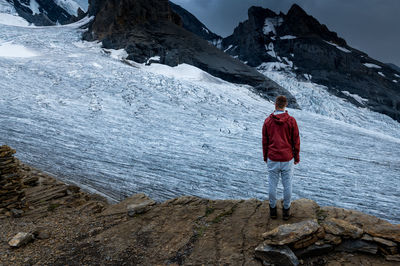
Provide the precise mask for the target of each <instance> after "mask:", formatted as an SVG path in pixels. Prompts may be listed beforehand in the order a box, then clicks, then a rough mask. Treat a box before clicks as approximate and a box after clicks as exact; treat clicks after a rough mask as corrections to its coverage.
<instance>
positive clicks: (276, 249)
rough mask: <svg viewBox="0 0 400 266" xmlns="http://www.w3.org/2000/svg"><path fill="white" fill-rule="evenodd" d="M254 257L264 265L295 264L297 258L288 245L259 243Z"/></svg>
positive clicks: (281, 265)
mask: <svg viewBox="0 0 400 266" xmlns="http://www.w3.org/2000/svg"><path fill="white" fill-rule="evenodd" d="M255 251H256V258H258V259H260V260H262V261H263V263H264V264H265V265H268V264H272V265H275V266H295V265H296V266H297V265H299V260H298V259H297V257H296V255H295V254H294V253H293V251H292V250H291V249H290V248H289V247H288V246H270V245H266V244H261V245H259V246H258V247H257V248H256V250H255Z"/></svg>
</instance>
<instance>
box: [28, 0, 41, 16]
mask: <svg viewBox="0 0 400 266" xmlns="http://www.w3.org/2000/svg"><path fill="white" fill-rule="evenodd" d="M29 7H30V9H31V10H32V13H33V15H35V14H40V10H39V4H38V2H36V0H30V2H29Z"/></svg>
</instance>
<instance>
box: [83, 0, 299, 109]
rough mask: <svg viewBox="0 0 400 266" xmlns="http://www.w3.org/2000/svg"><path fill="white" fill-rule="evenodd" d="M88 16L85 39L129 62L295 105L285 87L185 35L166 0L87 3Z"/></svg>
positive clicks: (179, 18) (100, 0) (181, 24)
mask: <svg viewBox="0 0 400 266" xmlns="http://www.w3.org/2000/svg"><path fill="white" fill-rule="evenodd" d="M89 15H94V16H95V19H94V20H93V22H92V23H91V25H90V26H89V30H88V31H87V32H86V33H85V34H84V36H83V37H84V39H86V40H100V41H102V43H103V46H104V47H105V48H113V49H121V48H124V49H125V50H126V51H127V53H128V54H129V57H128V59H130V60H134V61H136V62H139V63H145V62H147V61H148V60H149V59H150V58H152V57H155V56H158V57H159V58H160V60H159V63H162V64H166V65H169V66H176V65H178V64H182V63H186V64H190V65H193V66H196V67H198V68H200V69H202V70H204V71H206V72H208V73H210V74H211V75H214V76H216V77H219V78H222V79H224V80H227V81H229V82H234V83H239V84H247V85H250V86H252V87H254V88H255V90H256V91H257V92H259V93H260V94H261V95H262V96H264V97H266V98H268V99H274V98H275V97H276V96H277V95H279V94H284V95H286V96H287V97H288V98H289V104H290V107H295V108H297V107H298V105H297V103H296V99H295V98H294V97H293V96H292V95H291V94H290V93H289V92H288V91H286V90H285V89H284V88H282V87H280V86H279V85H278V84H276V83H275V82H273V81H272V80H270V79H268V78H266V77H265V76H263V75H262V74H260V73H259V72H257V71H256V70H255V69H253V68H251V67H249V66H247V65H245V64H243V63H242V62H240V61H239V60H237V59H235V58H232V57H231V56H229V55H227V54H225V53H223V52H222V51H220V50H219V49H217V48H216V47H215V46H213V45H211V44H210V43H209V42H208V41H206V40H204V39H202V38H200V37H199V36H197V35H195V34H193V33H191V32H189V31H187V30H186V29H185V28H184V27H183V25H185V19H184V18H183V19H182V18H181V17H180V16H179V15H178V14H176V13H175V12H173V11H172V10H171V8H170V5H169V2H168V1H167V0H151V1H144V0H122V1H114V0H91V1H90V6H89Z"/></svg>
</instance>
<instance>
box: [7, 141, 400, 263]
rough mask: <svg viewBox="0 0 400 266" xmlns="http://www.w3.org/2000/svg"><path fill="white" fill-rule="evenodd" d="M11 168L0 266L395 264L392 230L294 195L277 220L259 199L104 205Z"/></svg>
mask: <svg viewBox="0 0 400 266" xmlns="http://www.w3.org/2000/svg"><path fill="white" fill-rule="evenodd" d="M2 149H3V150H5V151H7V154H5V153H4V156H10V152H11V153H12V152H13V151H12V150H10V149H8V148H2ZM4 158H5V157H4ZM14 162H17V163H16V164H15V167H14V166H13V167H14V168H13V169H14V170H15V171H17V172H18V173H19V175H18V177H16V178H17V179H18V184H23V185H22V186H21V185H19V186H17V187H15V188H14V189H15V191H16V192H17V194H18V195H23V201H24V204H23V205H19V204H17V205H15V204H14V205H12V206H11V205H8V206H9V207H10V209H2V208H0V225H1V226H0V240H1V241H0V264H1V265H170V264H171V265H216V264H218V265H268V263H274V264H275V265H285V266H286V265H299V264H301V265H338V264H337V263H340V264H341V265H398V262H399V261H400V255H399V247H400V246H399V245H400V226H399V225H393V224H390V223H388V222H386V221H384V220H381V219H378V218H376V217H373V216H369V215H366V214H363V213H360V212H357V211H353V210H345V209H341V208H335V207H321V206H319V205H318V204H317V203H315V202H314V201H312V200H308V199H300V200H296V201H294V202H293V203H292V207H291V209H292V217H291V218H290V220H289V221H287V222H284V221H283V220H282V219H281V212H280V210H281V207H282V205H281V202H279V203H278V210H279V211H278V219H276V220H271V219H270V218H269V208H268V201H260V200H256V199H251V200H209V199H203V198H197V197H190V196H187V197H180V198H176V199H171V200H168V201H165V202H155V201H153V200H152V199H150V198H148V197H147V196H145V195H143V194H137V195H134V196H132V197H129V198H127V199H125V200H123V201H122V202H119V203H117V204H110V203H108V202H107V200H105V199H104V198H102V197H100V196H98V195H95V194H89V193H86V192H83V191H81V190H80V188H79V187H76V186H73V185H67V184H64V183H62V182H59V181H57V180H56V179H55V178H54V177H51V176H49V175H47V174H45V173H43V172H40V171H38V170H36V169H33V168H31V167H29V166H27V165H24V164H22V163H19V162H18V161H14ZM7 169H8V168H7ZM14 170H13V172H15V171H14ZM1 171H3V168H2V169H1ZM1 173H3V172H1ZM2 175H3V174H2ZM2 177H3V176H2ZM32 180H34V181H35V182H32ZM20 181H21V182H20ZM19 199H21V198H19ZM16 207H17V208H18V209H17V210H15V209H13V208H16ZM335 263H336V264H335Z"/></svg>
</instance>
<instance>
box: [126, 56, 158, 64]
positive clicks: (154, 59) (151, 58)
mask: <svg viewBox="0 0 400 266" xmlns="http://www.w3.org/2000/svg"><path fill="white" fill-rule="evenodd" d="M126 55H127V54H126ZM160 60H161V57H160V56H158V55H157V56H153V57H150V58H149V59H148V60H147V64H149V63H150V61H156V62H160Z"/></svg>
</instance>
